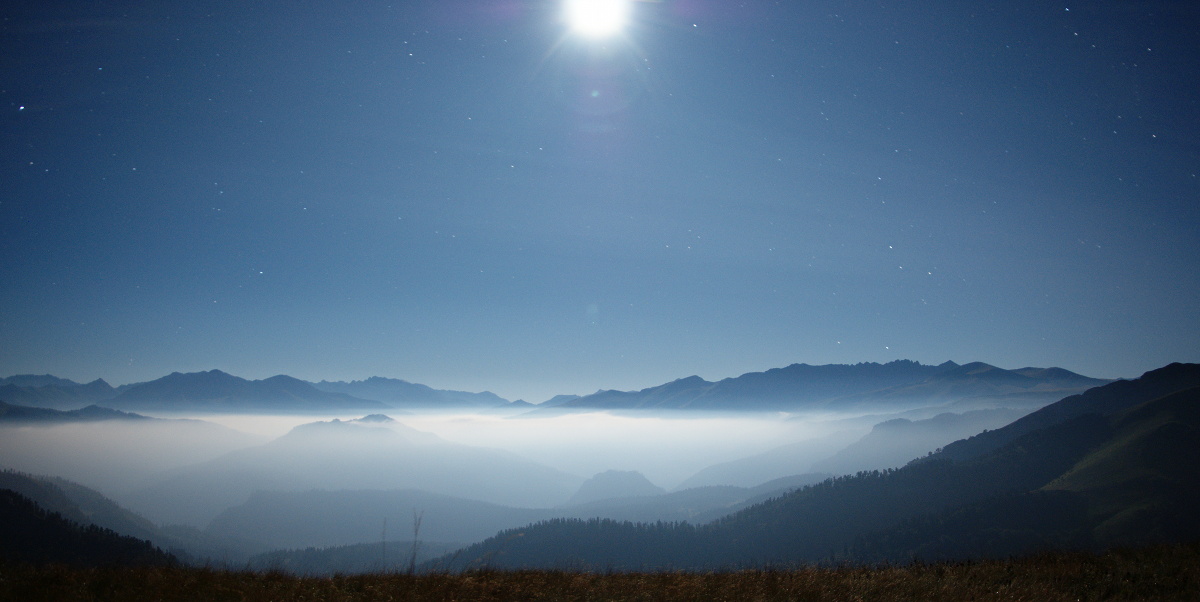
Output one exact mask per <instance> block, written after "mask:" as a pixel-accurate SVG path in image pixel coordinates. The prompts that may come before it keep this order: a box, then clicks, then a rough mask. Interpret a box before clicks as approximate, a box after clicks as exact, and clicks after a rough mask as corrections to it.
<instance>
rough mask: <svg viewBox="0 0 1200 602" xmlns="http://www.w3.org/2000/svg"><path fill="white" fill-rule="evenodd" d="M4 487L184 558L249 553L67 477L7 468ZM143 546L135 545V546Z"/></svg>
mask: <svg viewBox="0 0 1200 602" xmlns="http://www.w3.org/2000/svg"><path fill="white" fill-rule="evenodd" d="M0 490H7V491H11V492H15V493H16V494H19V495H21V496H23V497H24V498H26V499H28V500H29V501H30V502H32V503H34V504H36V505H37V507H39V508H41V509H42V510H44V511H45V512H47V513H54V514H55V515H57V516H61V517H62V518H63V519H64V520H66V521H69V522H71V523H74V524H76V525H79V526H82V527H83V528H85V529H90V530H92V531H100V530H103V531H108V532H111V533H113V534H116V535H120V536H123V537H129V538H132V539H133V540H137V541H139V542H140V541H149V542H150V543H152V544H153V545H154V546H157V547H159V548H161V549H163V550H169V551H170V552H171V553H172V554H174V555H176V556H177V557H180V558H183V559H191V560H196V561H201V562H204V561H205V559H229V558H231V557H238V558H242V557H246V556H247V555H246V554H245V553H244V552H243V551H240V550H238V549H237V548H238V546H237V545H236V544H233V543H231V542H229V541H225V540H221V539H219V538H214V537H205V536H203V535H198V534H196V533H189V532H188V531H187V530H186V529H178V528H176V529H171V530H166V529H162V528H159V527H157V526H155V525H154V524H153V523H151V522H150V521H148V520H146V519H145V518H143V517H141V516H138V515H137V514H134V513H133V512H130V511H129V510H126V509H125V508H122V507H121V506H120V505H118V504H117V503H116V502H114V501H112V500H111V499H109V498H107V497H105V496H103V495H101V494H100V493H99V492H97V491H95V490H93V489H90V488H88V487H84V486H82V485H80V484H78V483H74V482H72V481H68V480H65V479H60V478H57V477H38V476H33V475H28V474H24V473H20V472H15V471H11V470H5V471H0ZM75 539H76V536H75V535H70V536H68V537H67V539H64V540H63V541H64V542H70V541H74V540H75ZM125 543H126V544H129V543H130V542H128V541H127V542H125ZM89 545H90V544H89ZM122 545H125V544H122ZM130 545H132V544H130ZM139 547H140V546H136V545H135V546H133V548H134V549H138V548H139Z"/></svg>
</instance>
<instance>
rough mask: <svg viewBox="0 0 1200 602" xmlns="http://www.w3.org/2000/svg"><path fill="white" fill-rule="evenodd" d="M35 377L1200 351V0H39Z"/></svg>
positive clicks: (6, 216) (1114, 358)
mask: <svg viewBox="0 0 1200 602" xmlns="http://www.w3.org/2000/svg"><path fill="white" fill-rule="evenodd" d="M19 4H20V5H19V6H16V7H13V6H9V7H7V8H4V9H2V11H3V12H2V15H3V20H2V21H0V32H2V39H0V48H2V53H0V54H2V56H3V59H2V62H0V77H2V79H0V113H2V117H0V123H2V132H3V145H2V147H0V179H2V184H3V193H2V195H0V375H8V374H16V373H46V372H49V373H53V374H56V375H59V376H63V377H67V378H72V379H75V380H90V379H94V378H97V377H103V378H105V379H106V380H109V381H110V382H112V383H114V384H119V383H126V382H136V381H141V380H149V379H153V378H157V377H160V376H163V375H164V374H167V373H169V372H172V371H185V372H186V371H196V370H206V369H212V368H218V369H222V370H225V371H228V372H231V373H233V374H237V375H240V376H244V377H248V378H264V377H267V376H272V375H274V374H280V373H285V374H290V375H292V376H296V377H299V378H305V379H310V380H320V379H330V380H342V379H357V378H365V377H368V376H372V375H380V376H389V377H396V378H403V379H406V380H410V381H414V382H421V383H425V384H428V385H431V386H434V387H438V388H455V389H465V390H473V391H476V390H483V389H487V390H491V391H494V392H496V393H498V394H500V395H502V396H505V397H507V398H509V399H516V398H522V397H523V398H525V399H527V400H529V401H542V400H544V399H546V398H548V397H550V396H551V395H554V394H556V393H577V394H582V393H589V392H592V391H594V390H595V389H598V388H616V389H635V388H642V387H646V386H652V385H656V384H660V383H662V382H666V381H669V380H672V379H675V378H679V377H683V376H687V375H690V374H699V375H701V376H703V377H705V378H708V379H719V378H723V377H728V376H736V375H738V374H741V373H744V372H748V371H757V370H763V369H767V368H771V367H778V366H783V365H787V364H789V363H792V362H807V363H812V364H824V363H854V362H859V361H879V362H884V361H889V360H892V359H898V358H907V359H914V360H917V361H921V362H924V363H940V362H942V361H945V360H948V359H952V360H955V361H958V362H967V361H974V360H979V361H986V362H989V363H992V364H996V365H999V366H1002V367H1006V368H1017V367H1022V366H1028V365H1036V366H1051V365H1054V366H1062V367H1065V368H1068V369H1071V370H1075V371H1078V372H1082V373H1085V374H1088V375H1091V376H1101V377H1118V376H1123V377H1132V376H1137V375H1139V374H1140V373H1141V372H1143V371H1145V370H1148V369H1152V368H1155V367H1158V366H1160V365H1163V364H1165V363H1168V362H1172V361H1200V336H1198V334H1200V311H1198V309H1200V307H1198V302H1197V300H1198V299H1200V276H1198V270H1197V267H1198V266H1200V261H1198V259H1200V257H1198V255H1200V253H1198V248H1197V243H1198V242H1200V177H1198V176H1200V105H1198V102H1200V101H1198V99H1200V94H1198V92H1200V5H1197V4H1196V3H1195V2H1136V3H1135V2H1113V1H1099V2H1085V3H1078V4H1076V3H1073V2H1067V3H1058V4H1053V3H1045V2H1034V1H1030V0H1014V1H1012V2H1004V3H997V2H971V1H965V2H964V1H962V0H955V1H945V0H935V1H931V2H920V3H912V2H844V1H828V0H825V1H821V0H818V1H812V2H805V1H799V0H797V1H789V2H754V1H748V2H729V1H720V2H718V1H715V0H663V1H661V2H638V3H635V4H634V6H633V22H632V23H631V25H630V27H628V28H627V29H626V30H625V32H624V34H623V35H622V36H620V37H618V38H613V39H609V40H603V41H591V42H588V41H585V40H582V39H579V38H578V37H573V36H571V35H570V34H569V32H567V29H566V27H565V25H564V23H563V22H562V19H561V11H560V5H559V4H558V2H556V1H553V0H544V1H527V0H498V1H491V2H484V1H440V2H425V1H415V2H397V3H384V2H373V1H364V2H354V3H351V4H346V3H324V2H282V1H279V0H263V1H256V2H235V1H221V2H216V1H204V0H199V1H193V2H180V3H175V2H172V3H144V2H120V1H118V2H107V3H103V4H101V3H93V2H37V3H34V2H29V3H19Z"/></svg>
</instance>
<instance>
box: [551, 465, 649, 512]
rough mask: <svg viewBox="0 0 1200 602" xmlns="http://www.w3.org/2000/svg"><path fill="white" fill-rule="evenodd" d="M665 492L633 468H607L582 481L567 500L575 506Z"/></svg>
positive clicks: (568, 503) (570, 504)
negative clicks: (577, 489)
mask: <svg viewBox="0 0 1200 602" xmlns="http://www.w3.org/2000/svg"><path fill="white" fill-rule="evenodd" d="M664 493H666V490H665V489H663V488H662V487H659V486H657V485H655V484H654V483H651V482H650V480H649V479H647V478H646V476H645V475H643V474H642V473H640V472H637V471H635V470H608V471H605V472H602V473H599V474H597V475H595V476H593V477H592V478H590V479H588V480H586V481H584V482H583V485H580V486H579V491H576V492H575V495H573V496H571V499H569V500H567V504H566V505H568V506H577V505H579V504H586V503H588V502H595V501H598V500H607V499H612V498H629V497H644V496H655V495H662V494H664Z"/></svg>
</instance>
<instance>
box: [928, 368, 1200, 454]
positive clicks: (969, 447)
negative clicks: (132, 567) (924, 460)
mask: <svg viewBox="0 0 1200 602" xmlns="http://www.w3.org/2000/svg"><path fill="white" fill-rule="evenodd" d="M1195 386H1200V365H1197V364H1179V363H1175V364H1170V365H1168V366H1165V367H1163V368H1159V369H1157V370H1151V371H1149V372H1147V373H1145V374H1143V375H1142V376H1141V377H1140V378H1138V379H1135V380H1120V381H1116V382H1113V383H1109V384H1107V385H1104V386H1100V387H1096V388H1093V389H1090V390H1088V391H1086V392H1085V393H1082V394H1079V395H1072V396H1070V397H1066V398H1064V399H1062V400H1061V401H1058V402H1056V403H1053V404H1051V405H1048V406H1046V407H1044V408H1042V409H1040V410H1038V411H1036V412H1031V413H1030V414H1029V415H1027V416H1025V417H1024V418H1021V419H1019V420H1016V421H1014V422H1013V423H1012V424H1009V425H1007V426H1005V427H1003V428H999V429H996V430H994V431H987V432H984V433H980V434H978V435H976V436H974V437H970V438H968V439H966V440H963V441H956V442H954V443H951V444H949V445H947V446H945V448H943V449H942V451H941V452H940V453H939V454H936V455H935V457H940V458H949V459H952V460H967V459H970V458H975V457H978V456H980V455H982V454H985V453H988V452H989V451H991V450H994V449H997V448H999V447H1000V446H1002V445H1004V444H1006V443H1008V442H1010V441H1013V440H1014V439H1016V438H1017V437H1020V436H1021V435H1023V434H1025V433H1029V432H1032V431H1035V430H1037V429H1041V428H1045V427H1047V426H1051V425H1054V424H1058V423H1061V422H1065V421H1067V420H1070V419H1072V418H1076V417H1078V416H1082V415H1084V414H1089V413H1098V414H1101V415H1110V414H1113V413H1115V412H1119V411H1121V410H1124V409H1126V408H1130V407H1132V406H1135V405H1138V404H1140V403H1145V402H1147V401H1150V400H1152V399H1157V398H1159V397H1163V396H1165V395H1169V394H1171V393H1175V392H1177V391H1181V390H1185V389H1189V388H1192V387H1195Z"/></svg>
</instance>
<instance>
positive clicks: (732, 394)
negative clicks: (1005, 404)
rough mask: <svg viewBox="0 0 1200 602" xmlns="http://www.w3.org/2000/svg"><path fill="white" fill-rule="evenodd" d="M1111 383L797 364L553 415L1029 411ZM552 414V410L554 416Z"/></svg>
mask: <svg viewBox="0 0 1200 602" xmlns="http://www.w3.org/2000/svg"><path fill="white" fill-rule="evenodd" d="M1106 382H1108V381H1104V380H1098V379H1089V378H1087V377H1082V376H1079V375H1077V374H1074V373H1071V372H1068V371H1066V370H1062V369H1060V368H1047V369H1041V368H1022V369H1021V370H1020V371H1013V370H1003V369H1000V368H996V367H995V366H989V365H987V364H983V363H980V362H975V363H971V364H967V365H965V366H960V365H958V364H955V363H954V362H946V363H944V364H941V365H938V366H927V365H922V364H920V363H917V362H913V361H909V360H897V361H893V362H889V363H887V364H876V363H862V364H854V365H846V364H829V365H823V366H810V365H808V364H792V365H790V366H788V367H786V368H775V369H772V370H767V371H766V372H751V373H747V374H743V375H741V376H738V377H736V378H726V379H723V380H720V381H717V382H709V381H706V380H704V379H702V378H700V377H699V376H689V377H687V378H683V379H679V380H676V381H672V382H670V383H667V384H664V385H659V386H657V387H650V388H647V389H642V390H641V391H612V390H604V391H598V392H596V393H593V394H591V395H586V396H583V397H580V398H576V399H571V400H566V401H563V402H560V403H556V404H555V405H554V406H553V407H554V408H560V409H566V408H588V409H605V410H632V409H688V410H713V411H728V410H755V411H799V410H814V409H833V410H845V409H856V410H857V409H863V408H874V407H879V408H891V409H893V410H894V409H896V408H898V407H901V406H903V405H907V406H909V407H916V406H917V405H945V404H949V403H953V402H956V401H961V400H964V399H971V398H982V399H993V400H994V399H996V398H1005V397H1013V398H1014V399H1018V401H1019V403H1020V404H1021V405H1030V404H1036V403H1038V402H1041V403H1049V402H1050V401H1053V400H1055V399H1060V398H1062V397H1064V396H1066V395H1070V394H1072V393H1077V392H1079V391H1082V390H1084V389H1085V388H1087V387H1090V386H1096V385H1099V384H1103V383H1106ZM546 411H548V409H547V410H546Z"/></svg>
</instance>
